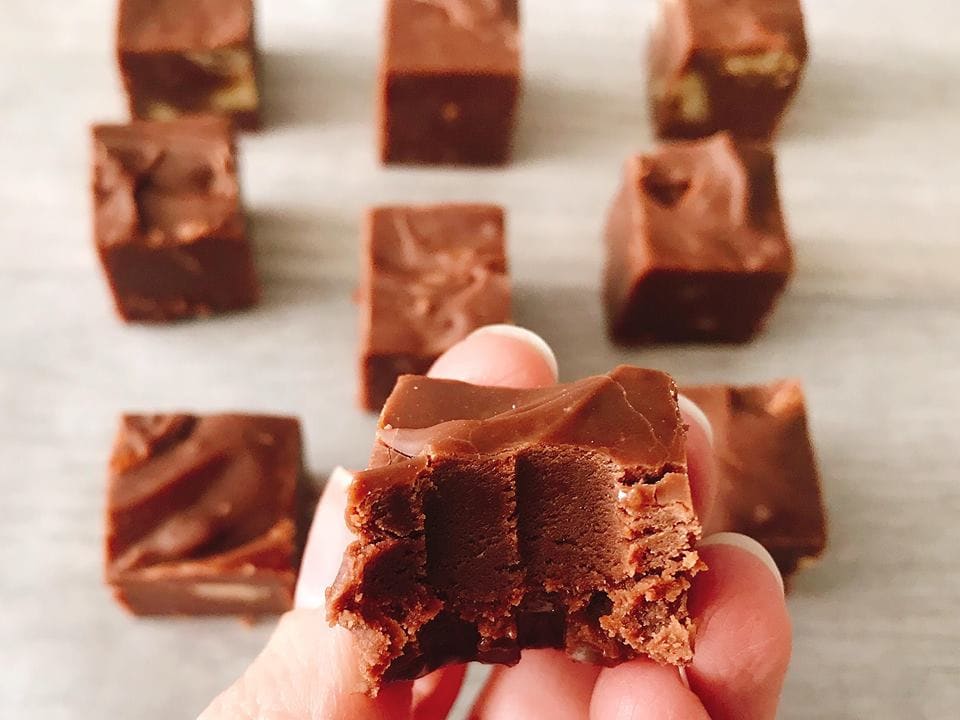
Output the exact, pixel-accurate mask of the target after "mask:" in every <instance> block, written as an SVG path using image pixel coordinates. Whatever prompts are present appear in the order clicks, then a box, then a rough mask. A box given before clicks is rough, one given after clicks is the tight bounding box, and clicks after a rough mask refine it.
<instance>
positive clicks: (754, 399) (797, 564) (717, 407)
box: [682, 380, 827, 578]
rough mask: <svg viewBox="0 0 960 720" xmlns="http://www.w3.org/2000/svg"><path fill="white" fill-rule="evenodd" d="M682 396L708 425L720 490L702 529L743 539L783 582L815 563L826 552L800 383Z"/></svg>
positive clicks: (690, 391)
mask: <svg viewBox="0 0 960 720" xmlns="http://www.w3.org/2000/svg"><path fill="white" fill-rule="evenodd" d="M682 392H683V394H684V395H686V396H687V397H689V398H690V399H691V400H693V401H694V402H696V403H697V404H698V405H699V406H700V407H701V408H702V409H703V411H704V412H705V413H706V415H707V417H708V418H709V419H710V423H711V425H712V426H713V432H714V447H715V448H716V467H717V473H718V478H719V490H718V495H717V504H716V507H715V510H714V512H713V513H712V514H711V517H710V523H709V524H708V526H707V528H706V531H707V532H708V533H710V532H719V531H721V530H731V531H734V532H739V533H743V534H744V535H749V536H750V537H752V538H754V539H755V540H757V541H758V542H760V543H761V544H762V545H763V546H764V547H765V548H767V550H769V551H770V554H771V555H773V558H774V560H776V561H777V565H778V566H779V568H780V572H781V573H783V576H784V577H785V578H789V576H790V575H792V574H793V573H794V572H796V571H797V570H798V569H803V568H804V567H806V566H808V565H810V564H812V563H813V562H815V561H816V560H817V559H818V558H819V557H820V555H822V554H823V551H824V548H825V547H826V542H827V541H826V535H827V531H826V517H825V511H824V507H823V497H822V495H821V491H820V478H819V473H818V472H817V464H816V459H815V457H814V451H813V445H812V443H811V440H810V435H809V432H808V430H807V415H806V409H805V405H804V399H803V390H802V389H801V387H800V383H798V382H797V381H795V380H778V381H776V382H772V383H769V384H766V385H749V386H746V387H731V386H729V385H703V386H698V387H687V388H683V389H682Z"/></svg>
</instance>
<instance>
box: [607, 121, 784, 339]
mask: <svg viewBox="0 0 960 720" xmlns="http://www.w3.org/2000/svg"><path fill="white" fill-rule="evenodd" d="M606 245H607V264H606V272H605V285H604V304H605V306H606V314H607V321H608V327H609V330H610V334H611V336H612V337H613V338H614V340H616V341H618V342H620V343H623V344H634V343H642V342H651V341H657V342H683V341H697V342H708V341H714V342H718V341H719V342H744V341H746V340H749V339H750V338H751V337H753V336H754V335H755V334H756V333H757V332H758V331H759V330H760V329H761V328H762V326H763V324H764V320H765V318H766V316H767V315H768V314H769V312H770V310H771V308H772V307H773V305H774V303H775V301H776V300H777V298H778V297H779V296H780V294H781V292H782V291H783V289H784V287H785V286H786V284H787V281H788V279H789V277H790V275H791V272H792V269H793V253H792V249H791V246H790V243H789V241H788V239H787V232H786V228H785V227H784V220H783V215H782V212H781V209H780V198H779V193H778V190H777V179H776V173H775V169H774V157H773V153H772V152H771V150H770V149H769V148H768V147H766V146H763V145H757V144H753V143H750V142H737V141H734V140H733V138H732V137H731V136H730V135H729V134H726V133H721V134H719V135H715V136H713V137H712V138H708V139H706V140H699V141H690V142H676V143H671V144H665V145H663V146H661V147H660V148H658V149H656V150H654V151H653V152H650V153H647V154H644V155H637V156H635V157H632V158H630V159H629V160H628V161H627V163H626V169H625V172H624V179H623V185H622V187H621V188H620V191H619V193H618V194H617V196H616V198H615V200H614V201H613V206H612V208H611V209H610V213H609V216H608V219H607V228H606Z"/></svg>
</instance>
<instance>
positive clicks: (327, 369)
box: [0, 0, 960, 720]
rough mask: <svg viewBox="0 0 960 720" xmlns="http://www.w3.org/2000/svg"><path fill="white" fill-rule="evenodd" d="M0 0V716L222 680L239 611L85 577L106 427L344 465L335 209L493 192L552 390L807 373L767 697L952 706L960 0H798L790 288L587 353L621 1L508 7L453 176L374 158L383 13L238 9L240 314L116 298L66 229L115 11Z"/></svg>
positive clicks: (621, 133)
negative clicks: (248, 38)
mask: <svg viewBox="0 0 960 720" xmlns="http://www.w3.org/2000/svg"><path fill="white" fill-rule="evenodd" d="M0 6H2V11H0V302H2V305H3V310H2V319H0V410H2V413H0V512H2V520H0V600H2V605H0V717H3V718H35V719H38V720H61V719H67V718H91V719H93V718H98V719H99V718H138V719H141V720H153V719H156V720H161V719H162V720H169V718H174V717H192V716H194V715H195V714H196V712H198V711H199V710H200V709H201V708H202V707H203V705H204V704H205V702H206V701H207V700H208V699H209V698H210V697H211V696H212V695H213V694H214V693H215V692H216V691H217V690H219V689H220V688H221V687H222V686H224V685H225V684H227V683H228V682H229V681H230V680H231V679H232V678H233V677H235V676H236V675H237V674H238V673H239V672H240V671H241V670H242V669H243V667H244V666H245V665H246V663H247V662H248V661H249V660H250V659H251V658H252V657H253V656H254V654H255V653H256V652H257V650H258V649H259V647H260V646H261V644H262V642H263V641H264V638H265V637H266V636H267V634H268V632H269V627H268V626H262V627H259V628H256V629H254V630H252V631H251V630H248V629H246V628H244V627H242V626H241V625H239V624H237V623H235V622H233V621H230V620H226V621H144V620H135V619H131V618H129V617H127V616H125V615H123V614H122V613H121V612H120V611H119V610H118V609H117V608H116V607H115V606H114V605H113V604H112V603H111V601H110V600H109V598H108V595H107V593H106V591H105V590H104V589H103V587H102V585H101V581H100V572H101V569H100V562H101V560H100V538H101V509H102V490H103V471H104V462H105V458H106V453H107V448H108V445H109V442H110V437H111V434H112V432H113V427H114V420H115V415H116V413H117V412H118V411H119V410H120V409H123V408H132V409H146V408H178V407H185V408H193V409H197V410H213V409H219V408H238V409H251V410H254V409H257V410H269V411H278V412H289V413H295V414H298V415H300V416H302V418H303V419H304V421H305V424H306V430H307V433H306V437H307V441H308V448H307V451H308V459H309V463H310V466H311V467H312V469H313V470H314V471H316V472H318V473H320V472H322V471H325V470H327V469H329V468H330V467H332V466H333V465H335V464H337V463H344V464H348V465H350V464H352V465H359V464H361V463H362V462H363V460H364V457H365V453H366V450H367V447H368V444H369V442H370V438H371V429H372V425H373V423H372V420H371V419H370V418H369V417H366V416H364V415H361V414H360V413H359V412H357V411H356V410H355V409H354V406H353V397H354V366H353V354H354V345H355V339H356V338H355V328H354V309H353V306H352V305H351V302H350V292H351V290H352V287H353V284H354V281H355V276H356V264H357V262H356V260H357V258H356V243H357V230H358V217H359V213H360V211H361V209H362V208H363V207H364V206H365V205H367V204H369V203H373V202H380V201H435V200H445V199H446V200H454V199H460V200H479V201H494V202H500V203H503V204H504V205H505V206H506V207H507V208H508V211H509V243H510V254H511V260H512V264H513V272H514V278H515V282H516V286H517V315H518V320H519V321H521V322H523V323H526V324H528V325H530V326H532V327H534V328H536V329H537V330H539V331H540V332H541V333H542V334H543V335H544V336H545V337H546V338H547V339H548V340H549V341H551V342H552V343H553V344H554V347H555V348H556V349H557V353H558V355H559V358H560V364H561V369H562V374H563V375H564V377H565V378H568V379H569V378H575V377H578V376H581V375H584V374H589V373H595V372H600V371H605V370H607V369H609V368H610V367H611V366H612V365H613V364H615V363H617V362H620V361H630V362H635V363H639V364H645V365H651V366H656V367H661V368H664V369H667V370H670V371H671V372H673V373H674V374H675V375H676V376H677V377H678V378H679V379H680V380H681V381H684V382H692V381H706V380H720V379H729V380H735V381H744V382H749V381H755V380H760V379H764V378H770V377H776V376H783V375H797V376H800V377H802V378H803V379H804V380H805V381H806V384H807V389H808V392H809V397H810V404H811V410H812V423H813V429H814V431H815V433H816V440H817V445H818V450H819V455H820V459H821V462H822V466H823V475H824V481H825V490H826V497H827V502H828V507H829V510H830V516H831V548H830V552H829V555H828V556H827V558H826V560H825V562H824V563H823V565H822V566H821V567H819V568H818V569H816V570H813V571H811V572H809V573H807V574H805V575H803V576H802V577H801V578H800V579H799V581H798V582H797V586H796V592H795V594H794V595H793V596H792V597H791V599H790V607H791V611H792V613H793V618H794V624H795V632H796V639H795V657H794V662H793V666H792V669H791V671H790V676H789V678H788V681H787V686H786V690H785V697H784V704H783V710H782V713H781V716H782V717H784V718H914V717H929V718H941V717H949V716H953V714H954V713H955V712H956V708H957V703H958V701H960V620H958V617H957V614H958V608H960V560H958V548H960V523H958V516H960V476H958V475H960V473H958V469H957V465H958V463H957V460H958V453H957V444H958V443H957V441H958V439H960V431H958V427H960V410H958V402H960V362H958V361H960V281H958V277H957V276H958V272H960V246H958V243H960V238H958V233H960V230H958V228H960V181H958V176H960V172H958V171H960V95H958V92H960V38H958V35H957V28H958V27H960V5H958V4H957V3H954V2H952V0H916V1H914V2H907V3H905V2H902V1H901V0H875V1H874V2H870V3H867V2H857V1H855V0H835V1H828V0H808V2H807V6H808V15H809V23H808V31H809V35H810V40H811V45H812V53H813V55H812V64H811V66H810V69H809V73H808V76H807V79H806V83H805V85H804V87H803V90H802V93H801V95H800V97H799V98H798V102H797V104H796V106H795V107H794V111H793V113H792V114H791V116H790V119H789V122H788V123H787V127H786V130H785V132H784V134H783V137H782V139H781V142H780V145H779V147H780V168H781V175H782V191H783V197H784V201H785V206H786V210H787V212H788V219H789V222H790V225H791V228H792V230H793V235H794V240H795V242H796V246H797V252H798V256H799V270H798V274H797V277H796V279H795V282H794V284H793V286H792V288H791V290H790V292H789V294H788V295H787V296H786V298H785V299H784V301H783V303H782V304H781V306H780V308H779V311H778V313H777V314H776V316H775V318H774V321H773V323H772V325H771V327H770V329H769V331H768V332H767V333H766V334H765V335H764V336H763V337H762V338H761V339H760V340H758V341H757V342H755V343H753V344H752V345H748V346H745V347H737V348H711V347H679V348H660V349H652V350H645V351H638V352H620V351H616V350H614V349H613V348H611V347H610V346H609V345H608V344H607V342H606V340H605V339H604V336H603V332H602V323H601V315H600V307H599V302H598V275H599V272H600V266H601V261H602V257H601V251H600V240H599V237H600V228H601V226H602V218H603V213H604V211H605V208H606V205H607V203H608V201H609V199H610V197H611V195H612V193H613V190H614V188H615V186H616V183H617V177H618V173H619V168H620V164H621V162H622V160H623V159H624V157H625V156H626V155H627V153H629V152H630V151H632V150H636V149H640V148H642V147H644V146H646V145H647V144H648V143H649V141H650V129H649V126H648V123H647V120H646V114H645V112H644V106H643V91H642V90H643V82H644V80H643V72H642V66H641V61H640V58H641V55H642V51H641V49H642V47H643V38H644V32H645V27H646V23H647V18H648V16H649V15H650V13H651V9H652V3H651V2H639V1H627V0H622V1H617V2H615V1H614V0H606V1H600V0H575V1H574V0H565V2H562V3H561V2H557V1H556V0H526V2H525V3H524V35H525V39H524V42H525V48H524V53H525V65H526V85H527V87H526V93H525V98H524V102H523V107H522V117H521V121H520V127H519V130H518V133H517V146H518V147H517V154H516V162H515V163H514V164H513V165H511V166H510V167H509V168H508V169H506V170H503V171H462V170H435V169H424V170H394V169H391V170H383V169H381V168H379V167H378V166H377V164H376V162H375V159H374V145H373V126H372V94H373V79H374V74H375V66H376V59H377V52H378V48H379V37H378V33H379V14H380V6H381V3H380V2H378V1H374V0H363V1H360V0H357V1H356V2H345V1H343V0H340V1H337V2H334V1H333V0H310V1H308V0H261V2H260V10H261V12H260V31H261V33H260V36H261V39H262V45H263V47H264V49H265V51H266V76H265V93H266V101H267V108H268V109H267V112H268V127H267V129H266V130H265V132H263V133H262V134H260V135H257V136H247V137H245V138H244V139H243V141H242V153H243V157H242V165H243V171H244V181H245V194H246V198H247V202H248V207H249V211H250V213H251V216H252V218H253V231H254V236H255V242H256V246H257V251H258V260H259V265H260V268H261V271H262V276H263V280H264V283H265V287H266V293H265V298H264V302H263V303H262V305H261V306H260V307H259V308H257V309H256V310H254V311H252V312H249V313H246V314H242V315H235V316H231V317H225V318H220V319H213V320H210V321H205V322H197V323H192V324H181V325H175V326H170V327H165V328H149V327H123V326H121V325H120V324H119V323H118V322H117V321H116V320H115V319H114V318H113V317H112V315H111V312H110V308H109V305H108V300H107V296H106V292H105V286H104V284H103V282H102V280H101V278H100V276H99V273H98V269H97V267H96V265H95V262H94V257H93V253H92V251H91V245H90V239H89V233H88V225H89V219H88V202H89V199H88V196H87V186H88V168H87V159H88V137H87V123H88V122H90V121H92V120H95V119H101V120H111V119H120V118H122V117H123V103H122V98H121V95H120V92H119V84H118V80H117V76H116V73H115V70H114V67H113V63H112V49H111V47H112V26H113V20H112V13H113V6H114V3H113V2H112V1H111V2H108V1H107V0H72V1H71V2H59V1H57V0H34V1H33V2H27V1H25V0H2V2H0Z"/></svg>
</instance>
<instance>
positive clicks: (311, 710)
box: [199, 470, 412, 720]
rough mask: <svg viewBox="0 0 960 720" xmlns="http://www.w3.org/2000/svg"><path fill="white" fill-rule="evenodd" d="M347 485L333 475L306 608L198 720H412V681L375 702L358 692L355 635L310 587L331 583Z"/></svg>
mask: <svg viewBox="0 0 960 720" xmlns="http://www.w3.org/2000/svg"><path fill="white" fill-rule="evenodd" d="M343 476H346V477H343ZM347 480H349V473H347V472H346V471H344V470H338V471H335V472H334V474H333V476H332V477H331V478H330V481H329V482H328V483H327V486H326V488H325V490H324V493H323V497H322V498H321V499H320V503H319V505H318V508H317V517H316V520H315V522H314V527H313V530H312V531H311V538H310V543H309V545H310V546H312V547H313V549H314V552H308V553H307V557H305V558H304V568H303V572H302V575H301V580H300V585H301V587H299V588H298V590H297V600H298V603H297V604H298V605H299V606H300V609H297V610H294V611H292V612H289V613H287V614H286V615H284V616H283V617H282V618H281V619H280V623H279V624H278V625H277V629H276V630H275V631H274V633H273V636H272V637H271V638H270V641H269V642H268V643H267V646H266V648H264V650H263V651H262V652H261V653H260V655H259V656H258V657H257V659H256V660H254V662H253V664H252V665H251V666H250V667H249V668H248V669H247V671H246V672H245V673H244V674H243V677H241V678H240V679H239V680H237V681H236V682H235V683H234V684H233V685H231V686H230V687H229V688H227V689H226V690H225V691H224V692H223V693H221V695H220V696H219V697H218V698H217V699H216V700H214V701H213V702H212V703H211V704H210V707H208V708H207V709H206V710H205V711H204V712H203V713H202V714H201V715H200V718H199V720H263V719H265V718H269V720H312V718H324V720H368V719H369V720H373V719H374V718H376V719H377V720H381V718H382V719H383V720H394V719H395V718H396V719H400V718H404V719H406V718H409V717H410V705H411V700H412V683H391V684H389V685H387V686H385V687H384V688H383V689H382V690H381V691H380V694H379V695H378V696H377V697H376V698H370V697H367V695H366V694H364V693H362V692H358V691H360V690H362V689H363V688H364V687H365V682H364V679H363V677H362V676H361V674H360V666H361V665H360V655H359V652H358V649H357V646H356V642H355V640H354V638H353V637H352V636H351V635H350V633H348V632H347V631H346V630H344V629H343V628H340V627H330V626H329V625H328V624H327V620H326V613H325V611H324V610H323V605H322V601H320V602H312V601H313V600H315V599H319V598H322V591H318V590H316V588H312V586H311V583H313V585H317V586H318V587H323V585H325V584H326V583H327V582H329V580H330V578H331V577H332V574H331V573H332V570H331V568H330V567H328V566H329V565H330V563H329V562H328V561H327V560H328V558H327V556H328V555H329V556H331V557H338V556H339V555H340V554H341V553H342V552H343V545H345V542H346V539H347V538H346V532H345V528H342V526H343V519H342V518H343V512H344V508H345V506H346V484H347ZM341 535H342V536H343V537H341ZM308 550H309V548H308ZM327 551H329V552H327ZM305 606H306V607H305ZM311 606H312V607H311Z"/></svg>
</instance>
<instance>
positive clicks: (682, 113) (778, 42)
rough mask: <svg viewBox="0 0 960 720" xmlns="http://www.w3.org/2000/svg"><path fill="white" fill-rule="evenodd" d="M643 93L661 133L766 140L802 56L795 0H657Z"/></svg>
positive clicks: (793, 89) (787, 98) (797, 74)
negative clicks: (723, 132)
mask: <svg viewBox="0 0 960 720" xmlns="http://www.w3.org/2000/svg"><path fill="white" fill-rule="evenodd" d="M660 10H661V13H660V18H659V21H658V23H657V25H656V27H655V29H654V31H653V35H652V37H651V41H650V49H649V58H648V61H649V82H648V87H647V90H648V93H649V102H650V109H651V112H652V115H653V124H654V126H655V128H656V131H657V133H658V134H659V135H660V136H661V137H677V138H696V137H705V136H707V135H711V134H713V133H715V132H718V131H721V130H729V131H730V132H731V133H733V134H734V135H736V136H738V137H746V138H755V139H769V138H770V137H772V136H773V134H774V133H775V132H776V129H777V127H778V125H779V123H780V120H781V118H782V116H783V113H784V111H785V110H786V108H787V106H788V105H789V103H790V100H791V99H792V98H793V96H794V94H795V93H796V90H797V86H798V85H799V83H800V77H801V74H802V72H803V68H804V64H805V63H806V60H807V41H806V36H805V33H804V27H803V25H804V23H803V12H802V10H801V7H800V2H799V0H662V2H661V6H660Z"/></svg>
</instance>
